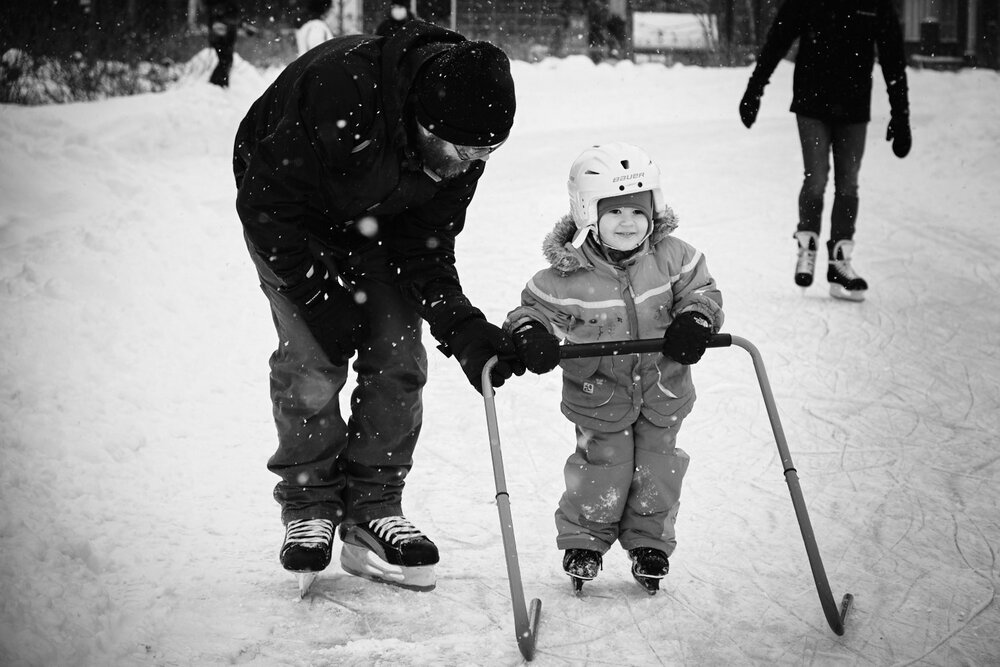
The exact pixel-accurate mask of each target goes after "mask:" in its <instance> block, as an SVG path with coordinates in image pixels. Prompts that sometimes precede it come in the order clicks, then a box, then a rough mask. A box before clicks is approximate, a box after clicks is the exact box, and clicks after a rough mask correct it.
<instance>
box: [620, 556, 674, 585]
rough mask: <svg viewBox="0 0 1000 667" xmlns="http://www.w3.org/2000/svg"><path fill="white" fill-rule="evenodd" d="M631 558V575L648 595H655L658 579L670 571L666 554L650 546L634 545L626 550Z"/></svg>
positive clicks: (658, 583)
mask: <svg viewBox="0 0 1000 667" xmlns="http://www.w3.org/2000/svg"><path fill="white" fill-rule="evenodd" d="M628 557H629V558H630V559H632V576H633V577H635V580H636V581H637V582H638V583H639V585H640V586H642V588H643V590H645V591H646V592H647V593H649V594H650V595H656V591H658V590H660V579H663V578H664V577H665V576H667V572H669V571H670V561H669V560H667V554H665V553H663V552H662V551H660V550H659V549H654V548H652V547H636V548H634V549H629V550H628Z"/></svg>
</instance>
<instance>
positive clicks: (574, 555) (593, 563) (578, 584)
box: [562, 549, 603, 593]
mask: <svg viewBox="0 0 1000 667" xmlns="http://www.w3.org/2000/svg"><path fill="white" fill-rule="evenodd" d="M602 563H603V558H602V556H601V554H600V552H598V551H593V550H592V549H567V550H566V553H565V554H563V562H562V564H563V571H565V572H566V574H568V575H569V576H570V578H571V579H572V580H573V590H574V591H576V592H577V593H579V592H580V590H581V589H582V588H583V582H585V581H591V580H592V579H595V578H596V577H597V573H598V572H600V570H601V566H602Z"/></svg>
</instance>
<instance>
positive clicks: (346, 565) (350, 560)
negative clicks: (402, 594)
mask: <svg viewBox="0 0 1000 667" xmlns="http://www.w3.org/2000/svg"><path fill="white" fill-rule="evenodd" d="M340 566H341V567H342V568H343V569H344V571H345V572H347V573H348V574H353V575H354V576H356V577H362V578H364V579H368V580H369V581H374V582H377V583H380V584H389V585H391V586H398V587H400V588H406V589H409V590H411V591H431V590H434V587H435V586H436V585H437V576H436V575H435V574H434V566H433V565H413V566H410V567H404V566H402V565H390V564H389V563H386V562H385V561H384V560H382V559H381V558H379V557H378V556H377V555H375V552H373V551H370V550H369V549H365V548H364V547H359V546H356V545H353V544H347V543H345V544H343V546H341V548H340Z"/></svg>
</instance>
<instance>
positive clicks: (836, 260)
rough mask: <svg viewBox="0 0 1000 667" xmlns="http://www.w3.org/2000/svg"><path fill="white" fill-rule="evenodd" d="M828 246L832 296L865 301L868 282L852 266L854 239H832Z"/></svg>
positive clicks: (828, 273)
mask: <svg viewBox="0 0 1000 667" xmlns="http://www.w3.org/2000/svg"><path fill="white" fill-rule="evenodd" d="M827 248H828V249H829V252H830V265H829V268H828V269H827V270H826V280H827V282H829V283H830V296H832V297H834V298H836V299H846V300H847V301H864V300H865V292H867V291H868V283H866V282H865V280H864V278H862V277H861V276H859V275H858V274H857V273H855V271H854V268H853V267H851V253H852V252H853V251H854V241H850V240H847V239H844V240H841V241H837V242H833V241H830V242H829V243H827Z"/></svg>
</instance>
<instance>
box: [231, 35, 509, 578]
mask: <svg viewBox="0 0 1000 667" xmlns="http://www.w3.org/2000/svg"><path fill="white" fill-rule="evenodd" d="M514 111H515V97H514V83H513V80H512V79H511V76H510V63H509V61H508V59H507V57H506V56H505V55H504V53H503V52H502V51H501V50H500V49H498V48H496V47H495V46H493V45H491V44H489V43H487V42H470V41H468V40H466V39H465V38H464V37H462V36H460V35H458V34H457V33H454V32H450V31H448V30H444V29H441V28H437V27H435V26H432V25H429V24H426V23H423V22H419V21H415V22H412V23H410V24H408V25H407V26H406V28H405V29H403V30H402V31H400V33H399V34H397V35H396V36H395V37H393V38H392V39H382V38H380V37H373V36H361V35H354V36H347V37H340V38H335V39H332V40H330V41H327V42H325V43H323V44H321V45H320V46H317V47H316V48H314V49H312V50H310V51H309V52H308V53H306V54H305V55H304V56H302V57H300V58H299V59H297V60H296V61H295V62H293V63H292V64H290V65H289V66H288V67H287V68H286V69H285V70H284V71H283V72H282V74H281V75H280V76H279V77H278V78H277V80H276V81H275V82H274V83H273V84H272V85H271V86H270V87H269V88H268V89H267V90H266V91H265V92H264V94H263V95H262V96H261V97H260V99H258V100H257V101H256V102H254V104H253V105H252V106H251V108H250V110H249V112H248V113H247V115H246V117H245V118H244V120H243V122H242V123H241V124H240V127H239V130H238V133H237V136H236V143H235V150H234V157H233V161H234V172H235V176H236V184H237V186H238V188H239V193H238V197H237V203H236V205H237V210H238V212H239V216H240V218H241V220H242V222H243V227H244V231H245V236H246V240H247V244H248V247H249V249H250V254H251V257H252V259H253V262H254V264H255V266H256V268H257V272H258V274H259V278H260V284H261V288H262V289H263V291H264V294H265V295H266V296H267V298H268V300H269V302H270V307H271V313H272V316H273V320H274V325H275V328H276V330H277V333H278V347H277V350H276V351H275V352H274V354H273V355H272V356H271V360H270V368H271V373H270V378H271V399H272V403H273V411H274V418H275V422H276V424H277V430H278V448H277V451H276V452H275V453H274V455H273V456H272V457H271V458H270V460H269V462H268V468H269V469H270V470H271V471H272V472H274V473H275V474H277V475H278V476H280V478H281V481H280V482H278V484H277V486H276V487H275V489H274V497H275V499H276V500H277V501H278V503H279V504H280V505H281V519H282V521H283V523H284V524H285V538H284V542H283V544H282V546H281V552H280V559H281V563H282V565H283V566H284V567H285V568H286V569H287V570H290V571H294V572H303V573H311V572H317V571H320V570H323V569H324V568H325V567H327V565H328V564H329V562H330V558H331V545H332V541H333V534H334V530H335V529H337V528H338V527H339V535H340V537H341V539H342V541H343V548H342V550H341V565H342V566H343V567H344V569H345V570H347V571H348V572H350V573H352V574H356V575H359V576H363V577H367V578H370V579H373V580H376V581H381V582H385V583H391V584H395V585H399V586H403V587H407V588H412V589H417V590H429V589H431V588H433V587H434V585H435V576H434V569H433V566H434V564H435V563H437V562H438V550H437V547H436V546H435V545H434V543H433V542H432V541H431V540H430V539H429V538H428V537H427V536H426V535H424V534H423V533H422V532H421V531H420V530H419V529H417V528H416V527H415V526H414V525H413V524H412V523H411V522H410V521H408V520H407V519H406V518H404V516H403V510H402V492H403V485H404V480H405V478H406V475H407V472H408V471H409V470H410V467H411V465H412V454H413V451H414V447H415V445H416V443H417V436H418V434H419V432H420V427H421V420H422V406H421V389H422V388H423V386H424V383H425V381H426V377H427V356H426V352H425V350H424V347H423V345H422V343H421V326H422V319H423V320H426V321H427V322H428V323H429V324H430V331H431V334H432V335H433V336H434V337H435V338H436V339H437V340H438V341H439V342H440V349H441V350H442V351H443V352H444V353H445V354H446V355H454V357H455V358H456V359H457V360H458V361H459V362H460V363H461V365H462V369H463V371H464V372H465V374H466V375H467V376H468V379H469V381H470V382H471V383H472V384H473V386H475V387H479V377H480V373H481V371H482V369H483V367H484V366H485V364H486V362H487V361H488V360H489V359H490V358H491V357H492V356H493V355H495V354H498V353H499V354H510V355H513V352H514V348H513V343H512V341H511V339H510V337H509V336H508V335H507V334H506V333H504V332H503V331H502V330H501V329H500V328H499V327H497V326H494V325H492V324H490V323H488V322H487V321H486V319H485V317H484V316H483V314H482V312H480V311H479V310H478V309H477V308H475V307H474V306H473V305H472V304H471V303H470V302H469V299H468V298H466V296H465V294H464V293H463V291H462V286H461V284H460V282H459V276H458V274H457V272H456V270H455V255H454V249H455V237H456V236H457V235H458V234H459V233H460V232H461V231H462V228H463V227H464V225H465V223H466V208H467V207H468V205H469V202H470V201H471V199H472V197H473V195H474V194H475V191H476V184H477V182H478V181H479V178H480V176H482V174H483V169H484V167H485V163H486V161H487V160H488V158H489V155H490V153H491V152H492V151H494V150H495V149H497V148H498V147H499V146H500V145H501V144H502V143H503V142H504V141H505V140H506V139H507V136H508V133H509V132H510V128H511V125H512V123H513V120H514ZM355 355H356V356H355ZM352 357H353V358H354V359H355V361H354V365H353V368H354V370H355V371H356V372H357V385H356V386H355V387H354V388H353V392H352V394H351V400H350V405H351V411H350V415H347V419H346V421H345V416H344V415H342V414H341V409H340V404H339V395H340V393H341V392H342V391H344V389H345V385H346V383H347V379H348V368H347V364H348V362H349V361H350V360H351V359H352ZM523 372H524V368H523V366H520V365H519V364H518V363H517V362H510V363H507V362H501V363H499V364H497V366H496V367H495V368H494V371H493V374H492V382H493V385H494V386H500V385H502V384H503V383H504V380H505V379H507V378H509V377H510V376H511V375H512V374H514V373H518V374H519V373H523Z"/></svg>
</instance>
